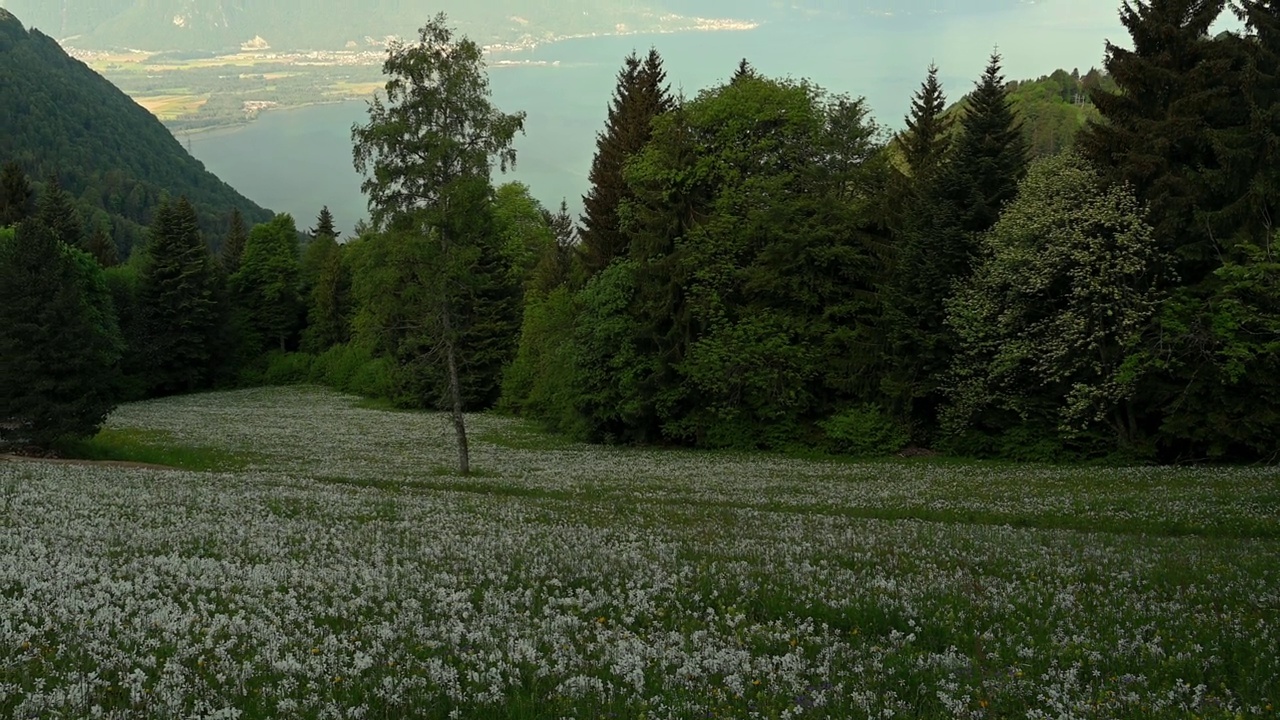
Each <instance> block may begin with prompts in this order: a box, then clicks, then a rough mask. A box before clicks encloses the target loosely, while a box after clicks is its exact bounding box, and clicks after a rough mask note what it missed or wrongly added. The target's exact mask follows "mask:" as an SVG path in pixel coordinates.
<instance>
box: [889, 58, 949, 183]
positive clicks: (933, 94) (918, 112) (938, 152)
mask: <svg viewBox="0 0 1280 720" xmlns="http://www.w3.org/2000/svg"><path fill="white" fill-rule="evenodd" d="M946 109H947V96H946V95H945V94H944V93H943V92H942V83H941V82H939V81H938V66H937V65H933V64H930V65H929V71H928V75H927V76H926V77H925V80H924V82H923V83H922V84H921V85H920V89H919V90H918V91H917V92H916V94H915V96H914V97H913V98H912V99H911V114H910V115H908V116H907V118H906V124H907V129H906V131H905V132H903V133H902V135H900V136H899V147H901V149H902V159H903V160H904V161H905V162H906V164H907V168H908V169H909V170H910V171H911V177H912V178H913V180H914V181H915V182H917V183H923V182H925V181H927V180H928V179H929V178H930V177H931V176H932V173H933V170H935V169H936V168H937V167H938V166H939V165H940V164H941V163H942V159H943V156H945V155H946V152H947V147H948V144H949V142H950V140H949V137H948V133H949V130H950V125H951V123H950V121H949V120H948V118H946V117H944V116H943V114H942V113H943V111H944V110H946Z"/></svg>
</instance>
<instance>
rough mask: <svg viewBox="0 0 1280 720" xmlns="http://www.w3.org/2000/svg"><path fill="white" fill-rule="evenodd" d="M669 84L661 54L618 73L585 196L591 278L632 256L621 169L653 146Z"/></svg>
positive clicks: (632, 59)
mask: <svg viewBox="0 0 1280 720" xmlns="http://www.w3.org/2000/svg"><path fill="white" fill-rule="evenodd" d="M665 83H666V72H665V71H664V70H663V68H662V57H661V56H660V55H658V52H657V51H656V50H650V51H649V55H648V56H647V57H646V58H645V59H644V60H643V61H641V59H640V58H639V57H638V56H637V55H636V54H635V53H632V54H631V55H629V56H628V57H627V58H626V61H625V63H624V64H623V68H622V70H621V72H619V73H618V85H617V88H616V89H615V90H614V96H613V102H612V103H611V104H610V107H609V117H608V120H607V121H606V124H605V130H604V132H603V133H601V134H600V135H599V136H598V137H597V139H596V155H595V158H594V160H592V163H591V172H590V175H589V178H590V180H591V190H590V191H589V192H588V193H587V195H585V196H584V197H583V198H582V202H583V207H584V210H585V212H584V214H583V216H582V230H581V237H582V245H581V252H582V259H583V265H584V267H585V268H586V271H587V272H588V274H594V273H597V272H600V271H601V270H603V269H604V268H605V266H607V265H608V264H609V263H610V262H612V261H613V260H614V259H615V258H618V257H623V256H625V255H627V247H628V240H627V236H626V233H625V232H624V230H623V228H622V220H621V217H620V215H619V208H620V207H621V206H622V204H623V203H624V202H625V201H626V200H628V199H629V198H631V194H630V192H629V191H628V189H627V185H626V182H625V181H624V180H623V177H622V168H623V165H624V164H625V163H626V161H627V159H628V158H630V157H631V156H632V155H634V154H635V153H637V152H639V151H640V150H642V149H643V148H644V146H645V144H646V143H648V142H649V138H650V137H651V136H652V133H653V129H652V124H653V119H654V118H655V117H657V116H659V115H661V114H663V113H665V112H667V111H668V110H669V109H670V108H671V105H672V101H671V96H670V93H669V91H668V89H667V87H666V85H665Z"/></svg>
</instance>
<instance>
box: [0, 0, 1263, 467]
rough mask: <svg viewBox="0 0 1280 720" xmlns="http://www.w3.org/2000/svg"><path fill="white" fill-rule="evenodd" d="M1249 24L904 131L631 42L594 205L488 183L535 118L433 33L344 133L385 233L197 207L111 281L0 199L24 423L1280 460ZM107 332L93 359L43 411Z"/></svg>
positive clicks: (947, 91)
mask: <svg viewBox="0 0 1280 720" xmlns="http://www.w3.org/2000/svg"><path fill="white" fill-rule="evenodd" d="M1240 5H1241V7H1240V8H1239V10H1240V12H1241V13H1242V19H1243V21H1244V22H1243V26H1244V30H1243V31H1242V32H1241V33H1239V34H1235V33H1227V34H1220V35H1216V36H1211V35H1210V34H1209V28H1210V27H1212V26H1213V24H1214V22H1215V21H1216V20H1217V19H1218V18H1219V17H1220V15H1221V14H1222V13H1223V12H1226V11H1227V6H1226V3H1225V1H1224V0H1145V1H1141V2H1132V3H1127V4H1125V5H1124V7H1123V8H1122V9H1121V11H1120V12H1121V20H1122V21H1123V23H1124V26H1125V27H1126V28H1127V29H1128V31H1129V33H1130V36H1131V44H1132V49H1127V48H1126V47H1121V46H1119V45H1113V44H1108V45H1107V48H1106V50H1107V54H1106V61H1105V67H1104V68H1103V70H1105V72H1103V70H1099V71H1091V72H1089V73H1087V74H1086V75H1084V76H1080V74H1079V73H1078V72H1066V71H1059V72H1057V73H1054V74H1053V75H1050V76H1046V77H1045V78H1041V79H1039V80H1037V81H1033V82H1028V83H1012V82H1009V81H1007V80H1006V79H1005V78H1004V77H1003V74H1002V70H1001V58H1000V56H999V55H998V54H993V55H992V57H991V58H990V61H989V64H988V66H987V69H986V71H985V72H984V73H983V75H982V76H981V77H979V78H975V81H974V84H973V86H972V87H966V88H945V87H942V86H941V84H940V83H939V81H938V74H937V69H936V68H929V69H927V70H926V69H925V68H922V69H921V70H922V84H921V86H920V88H919V90H918V91H917V92H916V94H915V96H914V98H913V103H912V109H911V112H910V115H909V116H908V117H907V118H906V119H905V120H906V123H905V125H906V129H905V130H903V131H902V132H900V133H897V134H895V135H890V134H889V133H887V132H886V131H885V130H884V129H883V126H882V125H880V124H879V123H878V122H877V121H876V120H875V119H874V118H872V117H871V116H870V114H869V112H868V110H867V107H866V104H865V102H864V101H863V100H862V99H861V98H858V97H856V96H850V95H844V94H839V93H834V92H831V91H828V90H825V89H823V88H820V87H817V86H815V85H813V84H812V83H810V82H808V81H806V80H803V79H791V78H788V79H777V78H770V77H764V76H762V75H761V74H760V73H758V72H757V71H756V70H755V69H754V68H753V67H752V66H751V64H750V63H749V62H748V61H746V60H744V61H743V62H742V64H741V65H740V66H739V67H738V69H737V71H736V72H735V73H734V74H733V76H732V78H731V79H730V80H728V81H727V82H725V83H724V84H722V85H720V86H717V87H711V88H707V89H704V90H702V91H701V92H699V93H697V95H696V96H693V97H681V96H677V95H674V94H673V93H672V92H671V89H670V88H669V86H668V83H667V82H666V79H665V72H664V70H663V60H662V57H661V55H660V53H659V52H658V51H657V50H654V51H652V52H650V53H648V54H647V55H642V56H632V57H629V58H627V59H626V60H625V62H624V64H623V66H622V69H621V70H620V72H619V74H618V82H617V86H616V89H615V91H614V95H613V97H612V98H611V99H608V100H607V102H608V103H609V113H608V119H607V122H606V125H605V127H604V128H602V130H601V131H600V133H599V135H598V138H597V152H596V156H595V160H594V162H593V164H592V167H591V172H590V181H591V190H590V192H589V193H588V195H587V196H586V197H585V198H584V205H585V214H584V215H583V216H582V217H581V218H577V219H575V218H572V217H570V216H569V215H568V213H567V211H566V210H565V208H564V207H563V206H562V207H561V208H559V209H558V211H556V210H548V209H546V208H543V207H541V206H540V205H539V204H538V203H537V202H536V201H535V200H533V199H532V197H531V196H530V194H529V192H528V189H527V188H524V187H523V186H520V185H502V186H497V187H495V185H494V183H493V175H494V173H493V171H494V170H495V169H501V168H502V167H505V166H506V165H507V164H508V163H510V162H511V161H513V160H515V159H516V158H515V154H514V150H512V148H511V140H512V138H513V137H514V135H515V134H516V133H518V132H521V131H522V128H523V118H524V116H523V114H522V113H518V112H516V113H514V114H510V115H508V114H504V113H503V112H502V111H500V110H498V109H497V108H494V107H493V106H492V105H491V104H490V103H489V100H488V92H487V80H486V78H485V74H484V70H483V63H482V61H481V59H480V57H481V56H480V53H479V51H478V49H477V48H476V47H475V44H474V43H472V42H471V41H469V40H466V39H465V38H455V37H454V36H453V34H452V33H451V31H449V29H448V28H447V27H446V26H445V24H444V19H443V18H442V17H440V18H437V19H436V20H434V21H432V22H431V23H429V24H428V25H427V26H426V27H424V28H423V30H422V35H421V38H420V39H421V40H422V45H421V46H398V47H393V49H392V51H391V52H390V53H389V56H388V60H387V63H386V65H385V66H384V72H385V73H386V75H387V77H388V80H387V86H386V92H385V94H384V95H383V96H382V98H381V99H380V100H379V101H378V102H375V103H374V104H373V106H372V107H371V109H370V115H369V123H368V124H367V125H358V126H357V127H356V128H353V145H354V153H353V155H354V160H355V164H356V167H357V168H358V169H360V170H362V171H364V172H365V175H366V178H367V180H366V182H365V187H364V189H365V191H366V194H367V195H368V197H369V200H370V210H371V214H372V216H373V223H372V224H371V225H369V226H367V227H363V228H362V229H361V231H360V232H359V234H358V236H356V237H349V238H340V237H338V236H337V235H336V234H335V233H334V231H333V226H334V225H333V223H334V219H333V218H332V216H331V215H330V214H329V213H328V211H327V209H325V210H322V211H321V212H320V214H319V216H318V217H317V219H316V222H315V226H314V227H312V228H309V229H306V228H301V230H303V235H304V236H305V237H306V238H307V239H306V240H305V241H304V242H303V243H302V244H301V245H299V243H298V242H297V237H298V230H299V229H300V228H297V227H296V226H295V221H294V219H293V218H290V217H288V216H278V217H276V218H274V219H272V220H269V221H265V222H258V219H257V218H250V217H247V216H246V217H242V218H238V219H237V221H236V222H233V223H232V228H231V230H230V232H229V233H227V237H226V240H225V242H222V243H219V244H220V245H221V248H222V250H221V252H220V254H219V255H218V256H216V257H215V256H214V255H213V254H212V253H211V252H210V250H209V247H210V243H209V242H208V241H207V240H208V238H207V237H205V236H203V235H202V231H201V226H200V222H199V219H198V217H199V213H198V212H197V211H196V209H195V208H194V207H193V205H192V203H190V202H188V201H187V200H185V199H182V193H180V192H172V193H170V196H171V197H173V198H178V199H176V200H165V201H164V202H163V203H162V204H161V205H160V206H159V209H158V210H156V212H155V213H154V218H153V219H152V223H151V226H150V230H149V232H148V237H147V240H146V243H145V245H144V246H143V247H142V249H141V252H137V253H135V254H134V256H133V257H131V258H130V260H129V262H127V263H126V264H124V265H120V266H116V267H110V268H107V269H103V268H101V267H99V266H98V264H99V263H100V264H104V265H105V264H110V260H111V259H110V258H103V257H102V253H101V251H100V250H99V249H96V248H99V246H100V245H101V242H100V241H95V240H94V238H93V237H92V236H90V235H87V234H85V233H83V231H82V232H81V233H80V234H78V235H77V234H76V233H75V230H76V228H75V227H74V224H71V225H68V224H66V223H65V222H64V220H63V215H64V214H65V213H64V212H63V211H62V210H59V208H62V207H65V206H66V203H67V201H66V200H59V199H58V197H59V196H58V188H57V187H56V185H54V187H53V188H52V190H49V189H46V190H44V191H43V193H42V194H40V200H39V202H38V203H33V202H32V201H31V200H30V198H31V197H34V196H35V193H34V192H30V191H29V189H28V190H23V189H22V188H23V182H22V178H21V177H20V176H19V174H17V173H10V175H11V176H12V179H10V175H7V176H6V179H5V180H4V181H3V182H2V183H0V185H2V186H3V187H4V188H5V190H4V193H3V195H2V196H0V212H2V213H5V214H3V215H0V225H2V224H8V225H12V226H14V229H13V230H11V231H8V232H7V233H6V234H4V235H0V271H2V272H3V273H5V275H4V276H3V278H0V279H3V283H0V287H4V288H16V287H19V286H20V285H19V283H27V284H28V285H22V286H21V287H27V286H30V287H40V288H44V290H43V292H45V293H46V294H45V295H40V296H39V298H40V299H38V300H29V301H26V304H25V305H21V306H20V307H19V305H20V304H18V303H16V300H15V304H14V305H13V306H12V308H11V307H10V303H9V302H4V303H3V304H0V313H8V314H9V315H10V317H6V318H0V334H4V335H5V336H4V337H2V338H0V343H4V344H3V345H0V347H3V348H4V351H5V352H4V355H3V358H4V360H3V365H2V366H0V418H11V419H10V420H9V421H8V422H7V425H6V426H5V427H9V428H10V430H9V431H8V432H9V433H10V434H11V435H14V436H23V437H24V438H25V439H29V440H32V441H45V440H49V439H51V438H54V437H55V436H65V435H67V434H75V433H76V432H80V433H87V432H91V431H92V429H93V428H94V427H96V425H97V424H98V423H100V422H101V420H102V417H103V414H104V413H105V412H106V409H107V408H109V406H110V402H106V401H103V402H95V403H86V405H85V407H83V408H81V407H79V406H76V407H72V404H71V401H70V400H69V399H70V398H74V397H79V396H80V395H81V394H83V393H82V392H73V391H71V390H69V389H68V388H67V387H64V386H63V385H64V384H65V383H78V385H76V387H77V388H81V389H84V390H85V391H86V392H87V389H89V388H93V389H95V390H101V389H102V388H110V389H111V390H110V392H106V391H103V393H104V397H105V398H106V399H107V400H111V401H119V400H122V399H127V398H135V397H146V396H153V395H159V394H167V393H177V392H188V391H192V390H196V389H200V388H208V387H216V386H232V385H237V384H240V385H252V384H260V383H290V382H314V383H322V384H327V385H330V386H333V387H336V388H339V389H342V390H345V391H349V392H354V393H360V394H364V395H369V396H375V397H380V398H384V399H386V400H387V401H389V402H391V403H393V404H394V405H396V406H401V407H406V408H433V409H444V410H449V411H451V412H452V417H453V419H454V423H455V427H456V428H457V430H458V435H459V446H460V460H461V462H462V467H463V469H464V471H465V469H466V467H467V466H466V460H465V432H464V414H463V411H467V412H475V411H485V410H495V409H496V410H497V411H501V412H508V413H515V414H518V415H521V416H524V417H527V418H530V419H532V420H535V421H537V422H538V423H540V424H542V425H543V426H545V427H546V428H548V429H549V430H553V431H556V432H559V433H563V434H564V435H566V436H569V437H572V438H576V439H581V440H586V441H591V442H600V443H637V444H663V445H681V446H690V447H699V448H732V449H741V450H772V451H798V452H817V453H829V454H833V455H847V456H879V455H891V454H895V453H903V452H906V453H910V454H922V453H942V454H948V455H955V456H962V457H982V458H1005V459H1011V460H1023V461H1049V462H1075V461H1084V460H1099V461H1110V462H1165V463H1168V462H1178V463H1186V462H1205V461H1214V462H1258V461H1263V462H1269V461H1274V460H1275V459H1276V456H1277V452H1278V451H1280V264H1278V263H1277V260H1276V256H1275V250H1274V247H1275V245H1274V241H1275V237H1276V228H1274V227H1273V226H1272V218H1273V217H1274V216H1275V213H1276V210H1275V209H1273V208H1275V206H1276V204H1277V201H1278V200H1280V175H1277V170H1276V168H1280V2H1274V0H1245V1H1243V2H1241V3H1240ZM949 96H950V97H962V98H963V100H962V101H960V102H952V101H951V100H949ZM605 101H606V99H603V98H602V102H605ZM441 117H449V118H463V119H465V121H458V122H449V123H444V124H441V122H440V121H439V118H441ZM11 187H12V188H15V189H14V190H12V191H11V190H10V189H9V188H11ZM24 193H25V194H24ZM15 208H17V209H16V210H15ZM86 258H97V259H98V263H93V262H87V261H86ZM58 288H61V290H59V289H58ZM6 292H17V291H12V290H6ZM19 294H20V295H22V297H26V295H24V294H22V293H19ZM105 298H110V302H107V301H106V300H105ZM3 299H4V298H0V300H3ZM38 313H43V314H38ZM36 317H38V318H39V320H38V322H34V325H33V324H32V323H33V321H32V318H36ZM19 319H24V320H23V321H24V322H25V323H26V325H23V327H28V328H43V327H45V326H46V324H49V323H53V324H56V325H57V326H58V327H60V328H68V329H67V330H66V331H65V332H59V333H49V334H47V336H46V335H41V334H38V333H36V330H35V329H30V330H23V331H19V330H8V328H16V327H18V325H15V324H13V323H17V322H18V320H19ZM6 333H7V334H6ZM24 333H26V334H24ZM79 336H83V337H84V338H87V339H91V340H92V341H91V342H90V341H84V342H80V343H79V344H78V345H77V347H78V348H80V349H78V350H77V352H79V353H81V354H82V355H83V359H81V360H78V361H77V362H80V363H81V365H80V366H79V367H81V368H82V370H77V371H75V372H62V373H59V374H57V376H56V377H51V378H50V379H49V382H48V388H49V389H48V391H47V393H46V394H45V395H39V397H36V396H35V395H33V394H32V392H33V391H32V390H31V389H30V388H32V387H43V385H40V384H38V383H34V382H32V379H33V378H34V377H37V376H40V373H41V367H42V363H43V362H44V360H42V358H45V357H48V356H51V355H58V356H61V351H57V352H55V351H54V350H50V348H53V347H60V346H58V345H57V343H74V342H75V340H74V337H79ZM27 337H38V338H40V339H39V340H38V342H37V341H28V340H25V339H24V338H27ZM15 338H17V339H15ZM41 353H43V354H41ZM77 357H80V356H77ZM34 407H40V408H43V409H42V410H41V411H40V412H36V411H35V410H33V409H32V408H34ZM58 408H64V409H58ZM72 415H74V416H76V417H85V418H87V420H86V421H84V422H78V423H70V424H68V423H67V422H63V421H61V420H59V421H57V422H55V421H54V418H64V417H69V416H72ZM0 432H3V429H2V428H0Z"/></svg>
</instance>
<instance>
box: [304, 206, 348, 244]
mask: <svg viewBox="0 0 1280 720" xmlns="http://www.w3.org/2000/svg"><path fill="white" fill-rule="evenodd" d="M308 234H310V235H311V237H313V238H319V237H329V238H333V239H334V240H337V239H338V237H339V235H340V233H338V231H337V230H335V229H334V226H333V213H332V212H330V211H329V206H328V205H325V206H324V207H322V208H320V214H319V215H317V216H316V226H315V227H313V228H311V230H309V231H308Z"/></svg>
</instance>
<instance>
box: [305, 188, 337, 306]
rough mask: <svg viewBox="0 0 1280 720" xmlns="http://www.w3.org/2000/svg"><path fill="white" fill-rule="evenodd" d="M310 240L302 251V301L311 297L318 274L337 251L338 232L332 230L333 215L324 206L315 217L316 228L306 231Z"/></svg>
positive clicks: (326, 206)
mask: <svg viewBox="0 0 1280 720" xmlns="http://www.w3.org/2000/svg"><path fill="white" fill-rule="evenodd" d="M307 234H308V235H310V236H311V237H310V239H309V240H307V241H306V245H305V247H304V248H303V250H302V261H301V266H300V270H301V275H300V277H301V281H302V284H301V287H300V292H301V296H302V298H303V299H304V300H306V299H307V298H310V297H311V291H312V289H314V288H315V285H316V283H317V282H318V281H319V278H320V273H321V271H322V270H323V268H324V266H325V265H326V264H327V263H328V261H329V257H330V256H331V255H333V254H334V253H336V252H337V251H338V232H337V231H336V230H335V229H334V225H333V213H332V212H330V211H329V206H328V205H325V206H324V207H323V208H321V209H320V214H319V215H317V216H316V226H315V227H313V228H311V229H310V230H308V231H307Z"/></svg>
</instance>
